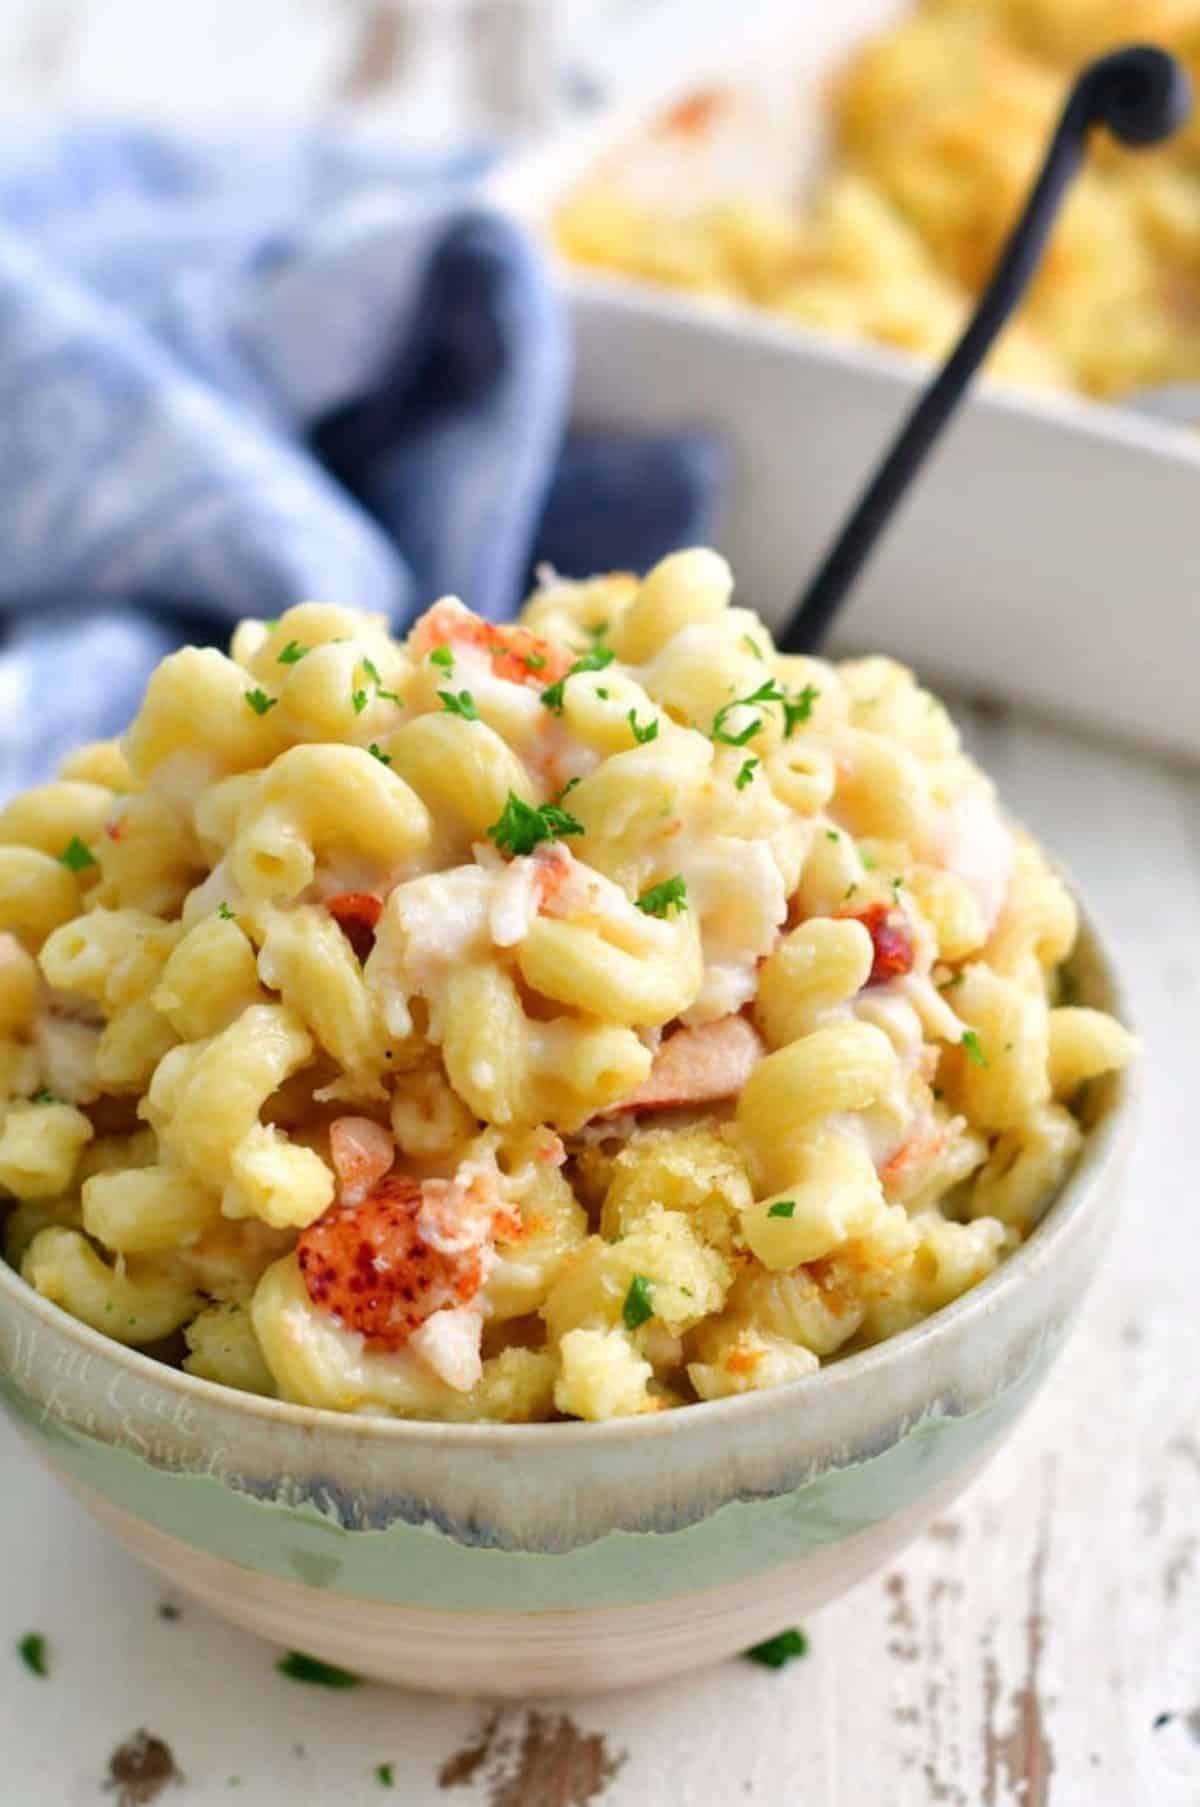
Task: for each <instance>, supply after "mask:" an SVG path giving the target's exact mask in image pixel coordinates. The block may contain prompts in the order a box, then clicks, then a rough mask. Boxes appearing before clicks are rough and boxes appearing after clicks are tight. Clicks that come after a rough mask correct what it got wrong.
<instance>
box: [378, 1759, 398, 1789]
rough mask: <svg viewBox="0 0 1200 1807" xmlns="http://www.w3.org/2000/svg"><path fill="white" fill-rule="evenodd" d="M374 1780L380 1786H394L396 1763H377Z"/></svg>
mask: <svg viewBox="0 0 1200 1807" xmlns="http://www.w3.org/2000/svg"><path fill="white" fill-rule="evenodd" d="M375 1780H376V1781H377V1782H378V1784H379V1786H380V1787H381V1788H394V1787H395V1786H396V1765H395V1764H394V1763H377V1764H376V1765H375Z"/></svg>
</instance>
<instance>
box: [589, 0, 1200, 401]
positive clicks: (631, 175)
mask: <svg viewBox="0 0 1200 1807" xmlns="http://www.w3.org/2000/svg"><path fill="white" fill-rule="evenodd" d="M1131 41H1132V42H1139V41H1142V42H1145V41H1154V42H1156V43H1161V44H1162V45H1163V46H1164V47H1165V48H1167V49H1169V50H1171V51H1173V52H1174V53H1175V54H1176V55H1177V56H1178V57H1179V58H1180V59H1181V60H1182V61H1183V62H1184V64H1185V65H1186V66H1187V67H1188V68H1189V70H1190V71H1191V73H1192V75H1193V78H1194V79H1197V78H1200V0H918V3H917V4H915V5H914V6H913V7H912V10H911V11H910V12H908V13H907V14H906V15H905V16H904V17H902V18H901V19H899V20H898V21H897V22H896V23H895V24H892V25H890V26H889V27H888V28H887V29H886V30H884V31H883V32H881V33H880V34H879V35H878V36H876V37H874V38H872V39H871V40H869V41H868V42H867V43H865V44H864V45H863V46H862V47H861V49H860V50H858V51H857V53H856V54H855V55H854V56H853V57H852V58H851V59H850V61H849V64H848V66H847V67H846V68H845V69H844V70H842V71H841V72H840V74H839V76H838V78H837V80H836V82H835V83H834V84H833V90H832V95H831V113H830V119H829V136H830V149H829V156H828V159H827V162H826V166H825V168H824V170H823V171H822V172H821V173H820V174H819V176H818V178H817V180H816V182H815V184H814V185H813V187H812V191H811V193H810V194H808V195H807V196H806V198H805V199H804V200H803V201H800V200H799V199H798V198H797V197H795V196H793V195H791V194H789V193H787V192H774V191H773V190H772V189H770V188H769V187H768V186H766V185H760V186H759V188H757V189H756V188H755V186H754V184H753V182H752V180H751V177H750V174H749V172H750V170H751V169H753V168H755V167H758V166H761V165H764V164H766V165H769V164H770V163H771V162H772V153H771V146H770V142H769V136H770V133H771V131H772V130H773V131H774V133H775V134H776V135H778V134H779V133H780V132H781V131H783V130H790V131H791V132H793V133H794V134H795V136H796V137H797V139H798V138H799V127H798V124H797V122H796V121H795V120H794V118H793V119H792V120H791V121H790V122H788V121H776V122H775V124H774V126H773V127H769V126H768V125H767V123H766V122H765V115H763V110H762V109H760V108H756V106H755V100H754V96H753V95H752V94H749V95H745V96H742V95H739V94H738V93H737V92H736V91H734V90H729V91H725V90H720V91H711V92H708V93H703V94H697V95H694V96H692V97H691V99H689V100H688V101H685V102H684V103H683V105H682V106H680V107H678V108H676V109H675V111H674V112H673V113H671V114H670V115H669V116H668V117H667V118H666V119H665V120H664V121H663V122H662V123H661V125H660V128H659V131H658V133H657V135H656V138H655V139H652V140H651V141H650V142H648V143H643V144H641V145H635V146H633V147H631V148H630V150H629V151H628V152H623V153H621V154H620V155H618V157H617V158H616V159H614V160H613V161H612V162H611V163H609V164H606V165H605V166H604V167H602V168H600V169H598V170H596V171H595V172H594V173H593V175H592V176H590V177H589V178H588V179H587V180H586V181H585V182H584V183H582V184H581V185H580V186H579V187H578V188H577V189H576V191H575V192H574V193H573V194H572V195H570V196H569V197H568V199H567V202H566V204H565V206H564V207H563V208H562V210H561V211H560V214H559V216H558V219H557V221H556V225H555V231H556V236H557V238H558V242H559V243H560V245H561V246H562V248H563V250H564V251H565V252H566V254H567V255H568V256H569V257H570V258H572V259H573V260H574V261H576V262H578V263H583V264H588V265H591V266H594V267H600V268H607V269H613V270H620V271H624V272H627V273H628V274H630V275H633V276H637V277H640V278H642V279H644V280H647V281H650V282H656V283H661V284H665V285H666V286H668V287H672V288H682V289H687V290H690V291H691V292H692V293H694V294H697V295H707V296H714V297H721V296H724V297H729V298H732V299H737V300H742V301H750V302H753V303H756V304H758V305H760V306H763V307H766V308H768V309H769V310H770V311H771V312H772V313H773V314H775V315H777V316H779V317H782V318H785V319H790V320H795V321H797V322H799V323H801V324H803V325H805V326H809V327H813V328H815V329H817V330H819V331H822V332H829V333H832V334H835V335H837V336H839V337H852V338H865V339H872V340H877V341H879V342H881V343H883V344H887V345H892V346H895V347H897V348H899V349H901V350H904V351H909V352H914V353H917V354H920V355H922V356H925V357H930V358H941V357H943V356H944V355H945V354H946V353H947V352H948V351H949V349H950V347H951V345H952V344H953V343H954V340H955V338H956V337H957V335H958V333H959V332H960V331H961V330H962V328H963V326H964V324H965V322H966V318H967V315H968V313H969V310H970V306H971V303H972V300H973V298H974V297H976V296H977V295H978V294H979V292H980V290H981V288H982V286H983V283H984V281H985V280H986V278H987V276H988V274H989V273H990V271H991V268H992V265H993V263H994V261H995V259H996V257H997V255H998V253H999V250H1000V248H1001V245H1002V243H1003V240H1004V238H1005V236H1006V234H1007V233H1008V231H1009V230H1010V229H1011V227H1012V225H1013V223H1014V222H1015V220H1016V217H1017V214H1018V213H1019V211H1020V207H1021V204H1022V201H1023V199H1024V196H1025V193H1026V191H1027V189H1028V188H1029V185H1030V184H1031V182H1032V180H1033V178H1034V175H1035V174H1036V171H1037V168H1038V165H1039V163H1040V161H1041V159H1042V156H1043V155H1044V152H1045V147H1046V143H1047V141H1048V138H1049V135H1050V133H1051V131H1052V130H1053V127H1054V123H1055V120H1056V118H1057V115H1058V112H1059V110H1060V108H1061V107H1062V105H1063V101H1064V98H1065V95H1066V92H1067V89H1068V87H1069V85H1070V83H1071V81H1072V80H1073V79H1074V76H1075V75H1076V73H1077V72H1078V70H1079V68H1080V66H1081V65H1082V64H1083V63H1085V62H1086V61H1087V60H1088V59H1089V58H1090V57H1094V56H1098V55H1099V54H1101V53H1102V52H1103V51H1106V50H1111V49H1113V48H1115V47H1116V46H1118V45H1120V44H1123V43H1128V42H1131ZM760 115H763V116H760ZM739 119H740V121H741V123H739ZM738 132H741V133H743V134H750V135H753V134H755V133H756V132H757V133H758V134H761V135H762V142H763V155H762V156H761V157H760V158H759V159H758V160H757V164H751V162H750V160H749V159H748V157H747V156H746V154H745V149H744V147H743V148H742V151H741V154H739V155H738V156H736V157H731V158H730V162H731V165H732V169H731V175H732V177H733V180H732V181H728V182H726V183H724V184H723V185H722V188H721V190H720V191H719V192H717V193H715V194H712V195H706V194H703V193H701V192H700V191H701V190H702V189H703V188H704V180H703V178H704V176H705V174H706V173H707V170H708V167H709V164H710V163H711V162H712V160H713V158H714V157H716V158H718V159H719V156H720V146H721V143H722V134H724V133H738ZM672 144H674V145H675V147H676V149H677V151H679V152H680V153H681V154H682V155H683V157H684V167H683V169H682V171H681V172H678V173H679V174H680V179H678V180H676V181H674V182H673V183H670V184H668V183H665V182H663V181H661V180H660V179H658V178H659V175H660V173H661V172H659V171H658V169H657V165H656V160H657V159H661V157H662V156H663V155H666V154H668V153H669V152H670V149H671V146H672ZM706 147H707V153H711V154H706ZM776 160H777V159H776ZM693 162H694V163H695V165H696V168H695V169H694V170H693V176H694V180H693V181H692V182H691V183H690V184H689V182H688V180H687V169H688V167H690V166H691V164H692V163H693ZM689 186H690V189H691V196H690V198H689V194H688V190H689ZM681 195H682V197H683V199H682V200H681V199H680V196H681ZM1198 315H1200V125H1198V124H1197V123H1196V122H1193V123H1192V124H1191V125H1190V126H1188V127H1186V128H1185V129H1184V131H1182V132H1181V133H1180V134H1179V135H1178V136H1177V137H1176V138H1175V139H1174V140H1173V141H1172V142H1171V144H1169V145H1166V146H1164V147H1163V148H1162V149H1160V150H1156V151H1155V152H1154V153H1153V154H1150V153H1146V154H1139V155H1137V156H1131V155H1130V154H1129V153H1128V152H1127V151H1123V150H1121V149H1120V148H1118V147H1114V146H1113V145H1112V144H1111V142H1108V143H1106V142H1105V141H1104V138H1103V135H1102V134H1101V135H1098V136H1097V141H1096V145H1095V149H1094V153H1093V154H1092V155H1091V156H1090V157H1089V161H1088V164H1087V167H1086V168H1085V169H1084V170H1083V171H1082V172H1081V173H1080V174H1079V176H1078V177H1077V178H1076V180H1075V183H1074V185H1073V188H1072V192H1071V195H1070V197H1069V199H1068V201H1067V203H1066V205H1065V207H1064V209H1063V215H1062V218H1061V220H1060V221H1059V223H1058V224H1057V226H1056V228H1055V231H1054V234H1053V236H1052V238H1051V240H1050V245H1049V249H1048V252H1047V256H1046V259H1045V263H1044V266H1043V268H1042V270H1041V272H1040V274H1039V276H1038V278H1037V280H1036V282H1035V283H1034V285H1033V288H1032V290H1031V292H1030V295H1029V297H1028V299H1027V300H1026V301H1025V303H1024V304H1023V305H1022V308H1021V310H1020V313H1019V314H1018V316H1017V321H1016V324H1015V325H1014V326H1013V327H1012V328H1010V329H1009V330H1008V331H1006V333H1005V334H1004V336H1003V338H1002V340H1001V342H1000V344H999V346H998V348H997V350H996V352H995V354H994V356H993V358H992V359H991V360H990V363H989V369H990V370H991V371H992V373H993V374H994V375H996V376H997V377H999V378H1001V379H1003V380H1005V381H1012V382H1015V383H1020V384H1022V385H1024V386H1026V387H1036V388H1063V389H1074V390H1078V391H1081V392H1083V393H1085V394H1089V395H1095V396H1101V397H1116V396H1120V395H1123V394H1125V393H1127V392H1129V391H1130V390H1134V389H1138V388H1142V387H1147V386H1153V385H1156V384H1160V383H1167V382H1173V381H1191V382H1195V381H1196V380H1197V379H1198V378H1200V334H1198V333H1197V331H1196V320H1197V317H1198Z"/></svg>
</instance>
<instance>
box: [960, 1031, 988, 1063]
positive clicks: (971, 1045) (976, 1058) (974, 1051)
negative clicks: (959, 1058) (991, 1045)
mask: <svg viewBox="0 0 1200 1807" xmlns="http://www.w3.org/2000/svg"><path fill="white" fill-rule="evenodd" d="M958 1045H959V1047H960V1048H961V1049H962V1051H963V1053H964V1054H965V1055H966V1057H967V1059H968V1060H969V1061H973V1062H974V1064H975V1065H976V1066H977V1067H986V1066H987V1064H988V1058H987V1055H986V1054H985V1053H984V1051H983V1049H982V1048H981V1047H980V1045H979V1035H978V1032H977V1031H976V1030H974V1029H964V1030H963V1033H962V1040H961V1041H960V1042H959V1044H958Z"/></svg>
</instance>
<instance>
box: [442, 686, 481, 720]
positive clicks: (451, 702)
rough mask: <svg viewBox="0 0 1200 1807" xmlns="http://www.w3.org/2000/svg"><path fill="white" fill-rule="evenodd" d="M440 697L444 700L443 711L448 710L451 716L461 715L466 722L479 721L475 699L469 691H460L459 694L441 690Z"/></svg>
mask: <svg viewBox="0 0 1200 1807" xmlns="http://www.w3.org/2000/svg"><path fill="white" fill-rule="evenodd" d="M438 695H439V696H440V697H441V699H442V707H443V709H446V710H448V711H449V713H450V714H451V715H460V716H461V717H462V719H463V721H465V722H477V721H478V720H479V711H478V709H477V708H476V707H475V698H474V697H473V696H472V695H471V692H470V691H469V690H460V691H458V692H457V694H456V693H455V692H454V691H453V690H439V691H438Z"/></svg>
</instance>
